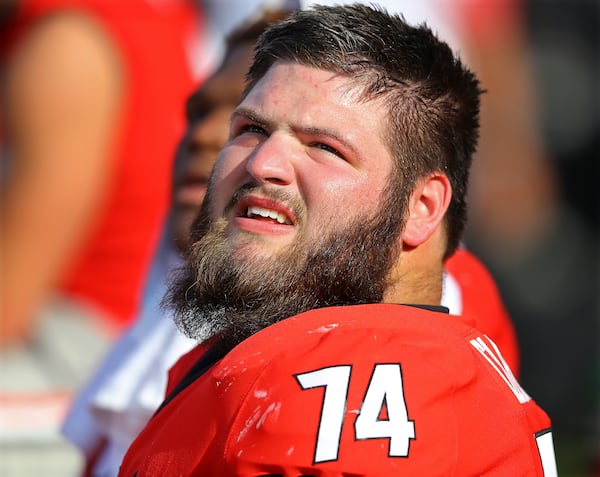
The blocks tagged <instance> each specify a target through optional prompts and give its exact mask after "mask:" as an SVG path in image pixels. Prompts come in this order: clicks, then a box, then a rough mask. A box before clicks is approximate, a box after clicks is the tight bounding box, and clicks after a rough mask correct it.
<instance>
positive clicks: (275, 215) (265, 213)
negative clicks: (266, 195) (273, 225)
mask: <svg viewBox="0 0 600 477" xmlns="http://www.w3.org/2000/svg"><path fill="white" fill-rule="evenodd" d="M257 215H258V216H260V217H264V218H268V219H273V220H276V221H277V222H279V223H280V224H285V223H286V216H285V215H284V214H282V213H280V212H276V211H274V210H270V209H263V208H262V207H254V206H253V207H248V210H247V211H246V217H254V216H257Z"/></svg>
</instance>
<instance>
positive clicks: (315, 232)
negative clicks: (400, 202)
mask: <svg viewBox="0 0 600 477" xmlns="http://www.w3.org/2000/svg"><path fill="white" fill-rule="evenodd" d="M358 95H359V92H358V91H357V90H356V88H355V87H352V86H351V83H350V80H349V79H348V78H346V77H341V76H336V75H335V74H333V73H330V72H327V71H323V70H317V69H314V68H309V67H306V66H301V65H298V64H291V63H276V64H275V65H274V66H273V67H272V68H271V69H270V70H269V71H268V72H267V74H266V75H265V76H264V77H263V78H262V79H261V80H260V81H259V82H258V83H257V85H256V86H255V87H254V88H253V89H252V90H251V91H250V93H249V94H248V95H247V97H246V98H245V99H244V100H243V101H242V103H241V104H240V105H239V106H238V108H236V110H235V112H234V113H233V116H232V122H231V130H230V136H229V141H228V142H227V144H226V145H225V147H224V148H223V150H222V152H221V154H220V155H219V158H218V160H217V163H216V165H215V171H214V175H213V177H212V180H211V193H210V197H211V200H210V204H209V207H210V208H209V214H210V219H211V220H212V221H222V222H223V223H224V224H226V239H227V242H228V246H229V248H230V251H231V253H232V254H235V256H236V257H238V258H239V259H241V260H245V259H250V258H251V257H256V256H261V257H271V256H274V255H277V254H278V253H280V252H281V251H283V250H285V249H289V248H290V247H291V246H292V245H293V244H296V245H298V244H299V242H300V241H302V242H303V244H304V245H306V247H308V248H311V247H313V246H315V245H316V244H317V243H318V242H319V241H320V240H321V239H322V238H323V237H324V236H326V235H327V234H328V232H329V231H332V230H336V229H340V228H342V227H344V226H345V225H347V224H349V223H350V222H351V221H352V220H353V219H354V218H356V217H362V216H366V217H372V216H373V214H376V213H377V212H378V211H379V207H378V206H379V204H380V203H381V200H382V191H383V189H384V188H385V186H386V184H387V181H388V178H389V176H390V173H391V170H392V158H391V156H390V152H389V150H388V148H387V147H386V145H385V143H384V140H383V132H382V131H383V128H384V127H385V119H386V114H385V108H384V107H383V105H382V104H381V103H379V102H376V101H369V102H366V101H360V100H359V97H358Z"/></svg>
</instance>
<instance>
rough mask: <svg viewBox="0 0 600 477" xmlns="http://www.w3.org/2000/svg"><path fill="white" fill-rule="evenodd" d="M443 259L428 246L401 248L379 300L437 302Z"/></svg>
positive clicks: (386, 301)
mask: <svg viewBox="0 0 600 477" xmlns="http://www.w3.org/2000/svg"><path fill="white" fill-rule="evenodd" d="M442 281H443V262H442V259H441V256H440V255H439V253H433V251H432V250H429V249H428V247H417V248H415V249H412V250H404V251H403V252H402V253H401V254H400V258H399V259H398V262H397V263H396V265H395V266H394V268H393V269H392V271H391V273H390V275H389V278H388V286H387V288H386V290H385V292H384V295H383V303H405V304H419V305H434V306H438V305H439V304H440V303H441V300H442Z"/></svg>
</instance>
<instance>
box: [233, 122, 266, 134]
mask: <svg viewBox="0 0 600 477" xmlns="http://www.w3.org/2000/svg"><path fill="white" fill-rule="evenodd" d="M244 133H250V134H263V135H266V134H267V131H265V129H264V128H262V127H260V126H258V125H256V124H244V125H242V126H240V129H239V131H238V134H244Z"/></svg>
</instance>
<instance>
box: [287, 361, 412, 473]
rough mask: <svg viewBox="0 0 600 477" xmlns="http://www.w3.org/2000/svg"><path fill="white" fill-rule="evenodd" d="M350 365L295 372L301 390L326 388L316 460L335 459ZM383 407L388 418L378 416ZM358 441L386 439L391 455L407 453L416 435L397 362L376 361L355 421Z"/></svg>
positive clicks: (399, 455) (338, 444) (342, 421)
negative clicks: (379, 362)
mask: <svg viewBox="0 0 600 477" xmlns="http://www.w3.org/2000/svg"><path fill="white" fill-rule="evenodd" d="M351 370H352V366H349V365H345V366H332V367H329V368H322V369H318V370H316V371H311V372H308V373H303V374H298V375H296V379H297V380H298V383H299V384H300V387H301V388H302V389H312V388H317V387H325V391H324V395H323V406H322V408H321V420H320V423H319V431H318V433H317V442H316V446H315V457H314V461H315V463H319V462H327V461H332V460H337V458H338V452H339V447H340V436H341V434H342V426H343V424H344V415H345V412H346V399H347V396H348V387H349V385H350V374H351ZM384 406H385V407H386V410H387V418H386V419H381V417H380V416H381V413H382V410H383V408H384ZM354 434H355V438H356V439H357V440H363V439H389V440H390V443H389V451H388V455H389V456H390V457H406V456H408V451H409V446H410V440H411V439H414V438H415V424H414V421H411V420H409V419H408V411H407V409H406V402H405V400H404V388H403V383H402V369H401V367H400V364H397V363H395V364H376V365H375V367H374V368H373V373H372V376H371V380H370V382H369V386H368V387H367V390H366V392H365V397H364V399H363V402H362V405H361V407H360V410H359V413H358V416H357V417H356V421H355V423H354Z"/></svg>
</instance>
